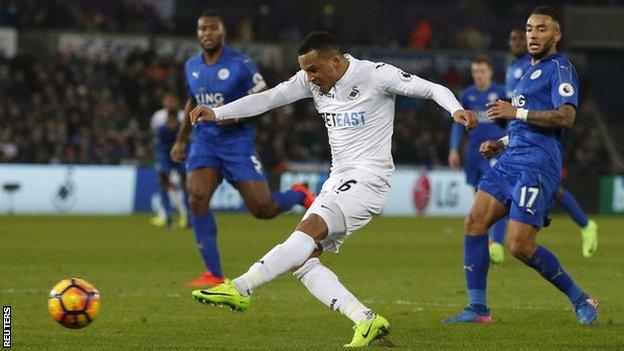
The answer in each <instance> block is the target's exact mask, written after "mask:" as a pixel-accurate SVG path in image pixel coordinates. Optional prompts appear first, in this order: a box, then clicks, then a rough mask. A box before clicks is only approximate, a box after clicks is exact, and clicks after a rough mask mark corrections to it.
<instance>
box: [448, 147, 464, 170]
mask: <svg viewBox="0 0 624 351" xmlns="http://www.w3.org/2000/svg"><path fill="white" fill-rule="evenodd" d="M448 164H449V167H451V169H459V167H461V161H460V157H459V151H457V150H451V151H449V155H448Z"/></svg>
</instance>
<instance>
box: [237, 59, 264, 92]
mask: <svg viewBox="0 0 624 351" xmlns="http://www.w3.org/2000/svg"><path fill="white" fill-rule="evenodd" d="M243 72H244V75H243V86H244V87H245V90H246V91H247V93H248V94H255V93H259V92H261V91H263V90H264V89H266V87H267V85H266V83H265V81H264V78H263V77H262V75H261V74H260V71H259V70H258V66H256V64H255V63H254V62H253V61H251V60H250V59H248V58H246V59H245V60H244V61H243Z"/></svg>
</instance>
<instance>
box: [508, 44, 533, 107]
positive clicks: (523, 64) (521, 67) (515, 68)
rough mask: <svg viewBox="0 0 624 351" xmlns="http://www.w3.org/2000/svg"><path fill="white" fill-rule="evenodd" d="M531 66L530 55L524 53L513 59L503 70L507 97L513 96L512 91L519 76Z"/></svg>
mask: <svg viewBox="0 0 624 351" xmlns="http://www.w3.org/2000/svg"><path fill="white" fill-rule="evenodd" d="M529 67H531V55H529V54H524V55H522V56H520V57H518V58H517V59H515V60H514V61H513V62H512V63H511V64H510V65H509V66H507V71H506V72H505V91H506V96H507V98H508V99H511V97H512V96H513V91H514V89H515V88H516V85H518V82H519V81H520V78H522V76H523V75H524V73H525V72H526V71H527V70H528V69H529Z"/></svg>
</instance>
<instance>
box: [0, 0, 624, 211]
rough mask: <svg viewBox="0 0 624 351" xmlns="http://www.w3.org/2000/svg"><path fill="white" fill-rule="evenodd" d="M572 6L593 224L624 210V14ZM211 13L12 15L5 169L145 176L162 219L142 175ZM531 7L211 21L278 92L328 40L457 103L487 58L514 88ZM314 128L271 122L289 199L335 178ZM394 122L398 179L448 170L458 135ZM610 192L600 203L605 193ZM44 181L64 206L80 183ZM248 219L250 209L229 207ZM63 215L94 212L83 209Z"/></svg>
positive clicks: (276, 164)
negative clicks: (154, 122)
mask: <svg viewBox="0 0 624 351" xmlns="http://www.w3.org/2000/svg"><path fill="white" fill-rule="evenodd" d="M566 4H567V5H566V6H565V7H561V6H559V7H560V10H561V11H562V13H563V16H564V26H565V30H566V33H565V37H564V41H563V45H562V47H563V50H564V51H565V52H566V54H568V55H569V56H571V57H572V58H573V61H574V63H575V65H576V67H577V69H578V70H579V72H580V75H581V81H582V97H581V98H582V103H581V110H580V111H579V118H578V119H577V124H576V127H575V128H574V129H573V130H572V131H570V132H569V133H567V136H566V141H565V158H564V159H565V167H566V185H567V186H569V187H571V188H573V189H574V193H575V194H576V195H577V197H578V198H579V200H580V202H581V203H582V204H583V205H584V206H585V207H586V209H587V210H588V211H589V212H596V211H597V210H598V209H599V207H600V206H599V205H600V204H601V203H602V207H601V210H602V211H603V212H612V211H613V210H614V209H613V208H611V207H612V206H611V207H610V206H609V204H610V202H612V200H607V199H606V198H607V197H610V196H611V195H612V194H611V193H609V190H610V189H611V190H613V189H614V191H616V192H617V193H616V194H615V197H616V198H618V197H621V196H622V194H620V189H621V186H620V185H621V184H620V182H621V181H620V180H619V178H616V179H615V180H613V179H611V178H609V177H610V175H611V174H615V173H618V172H620V171H622V170H623V169H624V167H623V166H622V159H621V156H620V155H621V151H622V149H623V148H624V142H622V140H624V139H623V138H621V135H620V134H621V129H622V128H619V123H620V122H619V120H618V119H619V114H618V113H617V111H619V110H621V107H622V101H621V99H618V98H616V97H614V96H613V94H612V93H611V92H613V91H619V90H620V89H619V88H618V87H619V86H620V83H621V82H622V81H623V79H622V78H624V77H622V73H621V70H612V69H609V67H618V66H619V64H620V63H621V60H618V59H617V58H615V57H616V55H613V53H617V52H619V53H621V47H622V39H621V38H622V37H623V36H622V35H621V34H623V33H619V31H622V29H621V26H616V27H615V26H611V25H609V23H614V24H615V23H617V21H618V20H619V19H620V17H618V16H619V15H621V8H620V7H618V6H617V4H618V2H617V1H604V2H600V1H592V2H591V6H592V7H586V6H587V4H585V3H583V2H581V1H576V2H575V1H571V2H566ZM206 5H207V4H206V3H204V2H200V1H183V2H182V1H173V0H162V1H122V0H116V1H107V2H105V3H102V2H97V1H62V0H55V1H2V2H1V5H0V26H3V28H2V31H1V32H2V38H3V40H2V41H1V42H2V51H3V52H4V55H3V57H2V58H0V82H1V85H0V91H1V96H0V115H1V116H2V119H1V120H0V125H1V131H2V132H1V134H0V160H1V161H2V163H3V164H25V163H26V164H70V165H84V164H88V165H93V164H97V165H119V164H121V165H135V166H137V167H140V168H139V171H138V176H137V177H136V178H137V181H136V184H137V187H138V189H136V191H135V192H136V194H137V196H138V197H140V199H139V198H137V199H135V201H134V202H135V204H133V205H132V206H133V207H132V209H133V210H134V209H136V210H140V211H144V210H147V209H149V206H150V204H151V203H149V204H148V203H146V201H148V200H145V198H146V195H145V193H146V192H147V193H151V192H153V191H154V189H155V183H154V184H151V183H149V180H150V179H152V178H153V177H151V174H149V173H146V172H145V169H144V168H143V167H150V166H151V165H152V164H153V156H154V155H153V148H151V147H150V146H151V145H152V140H151V139H152V136H151V133H150V130H149V128H148V126H149V119H150V117H151V115H152V113H153V112H154V111H156V110H157V109H159V108H160V107H161V106H160V103H161V98H162V95H163V94H164V93H165V92H166V91H169V90H171V91H175V92H177V93H178V95H179V96H180V97H181V99H182V100H183V99H184V98H185V90H184V81H183V74H182V65H183V63H184V61H185V60H186V58H188V57H189V56H190V55H191V54H192V53H193V52H195V51H196V50H197V46H196V44H195V39H194V25H195V21H196V16H197V13H199V12H200V11H201V10H202V9H203V8H204V7H205V6H206ZM533 5H534V4H533V3H531V2H522V1H520V2H514V4H513V5H512V6H508V5H507V4H504V2H493V3H492V4H489V5H486V4H483V3H481V2H477V1H442V2H435V3H427V2H410V1H389V2H388V1H365V2H362V1H337V2H327V1H311V2H305V4H304V3H301V2H290V1H228V2H222V3H218V2H216V3H214V6H212V7H213V8H214V9H215V10H217V11H219V12H220V13H221V14H222V15H223V16H224V18H225V20H226V24H227V27H228V41H229V43H231V44H232V45H234V46H235V47H236V48H240V49H241V50H243V51H244V52H246V53H247V54H248V55H250V56H251V57H252V58H253V59H255V60H256V62H257V63H258V64H259V66H260V70H261V72H262V74H263V75H264V77H265V79H266V80H267V82H268V84H269V85H270V86H272V85H275V84H277V83H279V82H280V81H282V80H284V79H286V78H288V77H289V76H290V75H291V74H292V73H293V72H295V71H296V69H297V63H296V60H295V59H294V57H295V48H296V45H297V43H298V41H299V40H300V39H301V38H302V37H303V36H304V35H305V34H306V33H307V32H309V31H311V30H313V29H322V30H328V31H330V32H332V33H335V34H336V36H337V37H338V39H339V40H340V42H341V43H343V47H344V50H345V51H348V52H351V53H353V54H355V55H356V56H358V57H361V58H368V59H372V60H380V61H381V60H383V61H388V62H391V63H394V64H396V65H398V66H400V67H402V68H404V69H406V70H408V71H411V72H413V73H416V74H419V75H421V76H423V77H426V78H429V79H432V80H435V81H438V82H441V83H443V84H445V85H447V86H449V87H451V88H452V89H453V90H454V91H455V92H459V90H460V89H462V88H463V87H465V86H466V85H468V84H470V83H471V79H470V75H469V66H470V60H471V58H472V57H474V56H475V55H476V54H487V55H488V56H490V57H492V59H493V60H494V65H495V80H496V81H498V82H501V81H502V80H503V74H504V67H505V64H506V63H507V62H508V60H509V59H510V58H509V56H508V55H507V54H506V42H507V39H506V38H507V35H508V32H509V30H510V29H512V28H515V27H518V26H521V25H522V23H523V20H524V16H525V14H526V13H527V11H528V10H529V9H530V8H531V7H532V6H533ZM600 5H603V6H602V7H601V6H600ZM587 13H591V16H593V17H591V16H590V17H588V15H587ZM581 19H582V20H583V21H587V22H589V23H594V22H596V21H597V20H599V21H600V24H601V25H596V26H592V27H591V28H589V29H588V28H584V29H583V30H580V29H577V27H578V26H577V25H576V23H580V22H581V21H580V20H581ZM609 21H611V22H609ZM618 50H620V51H618ZM607 106H608V108H607ZM315 117H316V111H314V109H313V107H312V103H311V101H303V102H299V103H296V104H294V105H292V106H287V107H284V108H281V109H277V110H275V111H271V112H269V113H267V114H266V115H265V116H264V117H262V118H260V119H258V120H257V123H256V125H257V144H258V149H259V153H260V155H261V159H262V162H263V164H264V167H265V169H266V171H267V172H268V174H269V176H270V179H271V185H272V187H273V188H277V187H279V185H280V175H281V174H282V173H283V172H287V171H321V172H324V171H326V169H327V163H328V160H329V150H328V145H327V137H326V133H325V131H324V126H323V125H322V124H321V123H318V120H317V119H316V118H315ZM396 121H397V122H396V123H395V133H394V138H393V154H394V158H395V162H396V163H397V164H398V165H399V167H400V168H401V167H402V166H407V167H421V168H424V169H441V168H445V167H446V159H447V155H448V140H449V137H448V135H449V132H448V130H449V125H450V119H448V118H445V116H444V115H443V114H442V113H441V112H440V110H439V108H437V106H435V104H433V103H431V102H423V101H420V100H413V99H403V98H401V99H399V102H398V107H397V119H396ZM11 172H14V171H8V170H7V171H4V172H1V174H2V175H1V176H0V181H1V182H2V183H3V185H6V184H7V183H15V182H14V181H13V180H14V179H11V176H10V175H11ZM65 173H68V172H65ZM69 173H70V174H71V172H69ZM18 178H19V177H18ZM601 178H602V179H603V183H604V184H603V185H602V188H603V192H602V193H601V192H599V191H596V190H597V189H599V188H600V181H601ZM46 179H48V180H49V181H50V187H49V188H50V190H51V192H52V193H53V192H55V191H57V190H58V188H59V186H62V185H63V184H65V183H66V180H68V179H69V180H71V177H67V176H50V177H49V178H48V177H46ZM457 179H459V178H457ZM64 182H65V183H64ZM146 182H147V183H146ZM17 183H19V182H17ZM152 183H153V182H152ZM459 184H462V182H459ZM75 186H76V188H78V189H80V188H82V189H89V185H84V186H81V185H80V184H75ZM29 188H31V187H30V186H27V185H25V184H24V186H22V187H21V189H20V190H17V191H16V192H14V193H9V192H7V191H6V188H4V189H5V191H3V192H2V195H3V198H5V199H6V198H7V196H9V197H12V199H11V201H13V202H11V204H9V202H8V201H2V204H1V205H0V211H1V212H8V211H13V210H17V211H18V212H19V211H24V210H26V211H27V210H28V209H29V208H30V210H31V212H32V211H35V210H34V209H33V207H32V206H31V204H32V202H33V201H34V200H35V199H34V198H32V197H31V196H30V195H28V194H27V193H28V189H29ZM82 189H81V190H82ZM230 190H231V189H230ZM76 193H77V192H76ZM82 193H83V194H84V190H83V192H82ZM227 194H230V193H229V192H227ZM227 194H226V196H227V197H228V198H231V196H229V195H227ZM601 194H602V196H603V198H602V199H601V198H600V195H601ZM71 195H72V193H71V192H70V193H68V194H66V195H64V196H66V197H68V198H69V197H71ZM53 197H54V195H53V194H51V195H50V196H48V198H53ZM22 198H29V199H30V200H25V199H24V200H22ZM50 201H52V200H50ZM57 202H58V201H57ZM616 202H617V201H616ZM76 204H78V202H76ZM236 204H240V201H239V202H237V203H232V204H230V205H229V207H227V206H226V207H227V208H229V209H232V208H236V207H237V205H236ZM618 204H619V202H618ZM618 204H616V205H618ZM9 205H12V206H17V207H15V208H9ZM50 206H52V205H50ZM123 206H127V205H125V204H124V205H123ZM616 207H617V208H616V209H615V210H616V211H622V210H624V208H623V207H624V206H621V205H618V206H616ZM62 208H63V210H62V211H69V212H72V211H80V209H79V208H76V207H72V206H70V205H64V206H62ZM83 210H84V207H83Z"/></svg>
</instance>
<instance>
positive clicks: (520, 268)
mask: <svg viewBox="0 0 624 351" xmlns="http://www.w3.org/2000/svg"><path fill="white" fill-rule="evenodd" d="M298 220H299V217H298V216H289V215H286V216H282V217H280V218H277V219H275V220H271V221H259V220H255V219H253V218H251V216H249V215H246V214H245V215H224V214H219V215H217V222H218V226H219V244H220V247H221V255H222V261H223V266H224V270H225V272H226V274H227V275H228V276H236V275H237V274H240V273H242V272H244V271H245V270H246V269H247V267H248V266H249V265H250V264H251V263H253V262H254V261H255V260H257V259H258V258H260V257H261V256H262V255H263V254H264V253H265V252H266V251H268V250H269V249H271V248H272V247H273V246H274V245H275V244H276V243H278V242H281V241H283V240H284V238H286V237H287V235H289V234H290V233H291V232H292V230H293V228H294V227H295V225H296V223H297V222H298ZM596 220H597V222H598V224H599V226H600V247H599V249H598V252H597V254H596V255H595V257H593V258H591V259H584V258H583V257H582V256H581V248H580V234H579V231H578V229H577V228H576V227H575V225H574V224H573V223H572V221H571V220H570V219H568V218H566V217H557V218H555V220H554V221H553V224H552V225H551V227H550V228H547V229H545V230H544V231H542V233H540V243H542V244H543V245H546V246H548V247H549V248H550V249H551V250H552V251H554V252H555V253H556V254H557V255H558V257H559V259H560V260H561V261H562V263H563V265H564V267H565V268H566V270H567V271H568V272H569V273H571V274H572V276H573V277H574V279H575V280H576V281H577V282H579V283H580V285H581V286H582V287H583V288H584V289H585V290H586V291H588V292H590V293H591V294H593V295H595V296H596V297H598V298H599V299H600V305H601V311H600V315H599V323H598V324H597V325H594V326H591V327H583V326H580V325H579V324H578V323H577V321H576V318H575V316H574V313H573V312H572V310H571V308H570V305H569V303H568V302H567V300H566V299H565V297H564V296H563V294H561V293H560V292H559V291H557V290H556V289H555V288H554V287H552V286H550V285H549V284H548V283H547V282H546V281H544V280H543V279H542V278H541V277H540V276H539V275H538V274H537V273H535V272H534V271H533V270H531V269H529V268H527V267H525V266H524V265H523V264H521V263H519V262H517V261H515V260H513V259H512V258H511V257H510V255H509V253H508V252H507V253H506V254H507V257H506V262H505V264H504V265H503V266H502V267H492V268H490V281H489V285H488V289H489V303H490V307H491V308H492V316H493V318H494V324H491V325H485V326H483V325H460V326H444V325H442V324H441V323H440V321H441V319H443V318H444V317H447V316H449V315H451V314H454V313H457V312H459V311H460V310H461V309H462V308H463V306H464V304H465V303H466V297H465V292H464V290H465V288H464V278H463V271H462V251H463V249H462V243H463V238H462V235H463V233H462V220H461V219H457V218H451V219H449V218H444V219H442V218H381V217H380V218H376V219H375V220H373V222H372V223H371V224H369V225H368V226H366V227H365V228H364V229H362V230H360V231H359V232H357V233H356V234H355V235H353V236H352V237H351V238H349V239H348V240H347V242H346V243H345V245H344V246H343V248H342V250H341V252H340V254H337V255H336V254H326V255H324V257H323V258H322V259H323V261H324V263H325V264H326V265H327V266H328V267H330V268H331V269H332V270H334V271H335V272H336V274H337V275H338V276H339V277H340V278H341V280H342V281H343V282H344V283H345V285H346V286H347V287H348V288H349V289H350V290H351V291H352V292H353V293H354V294H355V295H356V296H357V297H359V298H360V299H361V300H362V301H363V302H365V304H367V305H369V306H370V307H372V308H373V309H374V310H375V311H377V312H378V313H380V314H382V315H384V316H385V317H386V318H387V319H388V320H389V321H390V323H391V327H392V333H391V334H390V337H391V339H392V341H394V342H395V344H396V348H398V349H405V350H416V349H418V350H538V349H540V350H565V349H570V350H571V349H578V350H592V349H593V350H622V349H624V255H622V253H623V252H624V233H623V232H621V231H620V230H621V229H622V226H623V225H624V219H623V218H617V217H602V218H596ZM147 223H148V217H146V216H132V217H43V216H23V217H22V216H17V217H6V216H5V217H0V274H1V276H0V278H1V279H0V303H2V305H11V306H12V346H13V349H16V350H156V349H163V350H315V351H318V350H332V349H334V350H340V349H342V344H344V343H347V342H349V341H350V340H351V336H352V331H351V326H352V325H351V322H350V321H349V320H348V319H347V318H345V317H343V316H342V315H340V314H339V313H337V312H335V311H331V310H330V309H328V308H327V307H325V306H324V305H322V304H320V303H319V302H318V301H316V300H315V299H314V298H313V297H312V296H311V295H310V294H309V293H308V292H307V290H306V289H305V288H304V287H303V286H302V285H301V283H299V282H298V281H296V280H295V279H294V278H293V277H292V276H291V275H290V274H285V275H283V276H281V277H279V278H278V279H276V280H275V281H273V282H271V283H269V284H267V285H265V286H263V287H261V288H260V289H258V290H257V291H256V293H255V294H254V297H253V300H252V304H251V308H250V309H249V310H248V311H247V312H245V313H244V314H235V313H231V312H229V310H226V309H218V308H211V307H208V306H204V305H201V304H199V303H197V302H196V301H194V300H193V299H192V298H191V295H190V292H191V289H188V288H185V287H184V283H185V282H186V281H188V280H190V279H192V278H195V277H196V276H197V275H199V273H200V272H201V271H202V266H201V261H200V258H199V254H198V253H197V251H196V249H195V244H194V239H193V234H192V232H191V231H189V230H182V229H179V230H173V231H168V230H164V229H162V230H161V229H156V228H152V227H150V226H149V225H148V224H147ZM69 276H77V277H81V278H84V279H86V280H88V281H89V282H91V283H93V284H94V285H96V286H97V287H98V288H99V290H100V293H101V297H102V309H101V313H100V316H99V317H98V319H97V320H96V321H95V322H94V323H93V324H92V325H90V326H89V327H87V328H85V329H81V330H69V329H65V328H63V327H61V326H59V325H57V324H56V323H55V322H54V321H53V320H52V319H51V318H50V316H49V315H48V312H47V308H46V301H47V294H48V292H49V290H50V289H51V287H52V286H53V285H54V284H55V283H56V282H57V281H59V280H61V279H62V278H65V277H69Z"/></svg>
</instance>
